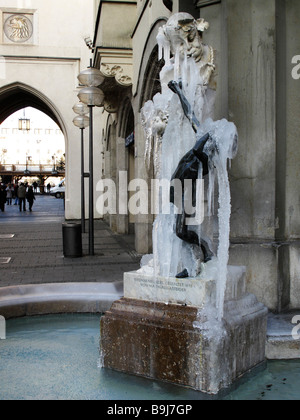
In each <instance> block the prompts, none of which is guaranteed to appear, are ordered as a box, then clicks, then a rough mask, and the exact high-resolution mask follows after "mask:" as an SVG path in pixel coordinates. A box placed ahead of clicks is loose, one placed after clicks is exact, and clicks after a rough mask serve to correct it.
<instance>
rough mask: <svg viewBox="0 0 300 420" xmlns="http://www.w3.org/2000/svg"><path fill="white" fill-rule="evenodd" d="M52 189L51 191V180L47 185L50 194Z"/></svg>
mask: <svg viewBox="0 0 300 420" xmlns="http://www.w3.org/2000/svg"><path fill="white" fill-rule="evenodd" d="M50 191H51V184H50V182H49V184H48V185H47V193H48V194H50Z"/></svg>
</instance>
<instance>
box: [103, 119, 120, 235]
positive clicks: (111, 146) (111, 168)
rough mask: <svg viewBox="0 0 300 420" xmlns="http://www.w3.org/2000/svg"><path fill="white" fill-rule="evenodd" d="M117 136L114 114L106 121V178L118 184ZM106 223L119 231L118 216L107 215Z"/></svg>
mask: <svg viewBox="0 0 300 420" xmlns="http://www.w3.org/2000/svg"><path fill="white" fill-rule="evenodd" d="M116 136H117V128H116V123H115V121H114V118H113V117H112V114H110V115H109V116H108V118H107V121H106V129H105V138H104V144H105V148H104V167H105V169H104V177H105V178H107V179H111V180H112V181H114V183H115V184H116V182H117V166H116ZM104 219H105V221H106V222H107V223H108V224H109V225H110V228H111V229H112V230H113V231H116V230H117V216H116V215H108V214H107V215H105V216H104Z"/></svg>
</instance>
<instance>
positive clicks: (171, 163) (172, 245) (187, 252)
mask: <svg viewBox="0 0 300 420" xmlns="http://www.w3.org/2000/svg"><path fill="white" fill-rule="evenodd" d="M208 26H209V25H208V23H207V22H205V21H204V19H199V20H197V21H196V20H194V18H193V17H192V16H190V15H188V14H186V13H179V14H177V15H174V16H173V17H172V18H171V19H170V20H169V21H168V23H167V24H166V25H165V26H164V27H163V28H161V30H160V32H159V35H158V37H157V41H158V44H159V54H160V58H161V57H163V58H164V60H165V66H164V68H163V69H162V72H161V75H160V78H161V86H162V93H161V94H157V95H156V96H155V97H154V99H153V101H149V102H148V103H146V104H145V106H144V108H143V110H142V120H143V125H144V128H145V133H146V138H147V140H146V156H145V158H146V163H147V164H148V165H149V163H150V159H151V158H152V159H153V162H154V166H155V175H156V177H157V178H159V179H160V180H171V177H172V175H173V173H174V171H175V169H176V167H177V165H178V163H179V162H180V160H181V159H182V157H183V156H184V155H185V154H186V153H187V152H188V151H189V150H191V149H192V148H193V147H194V145H195V143H196V139H197V138H199V135H201V134H202V135H205V134H206V133H209V134H210V139H209V141H208V142H207V143H206V146H205V149H204V152H205V153H206V154H207V155H208V158H209V175H208V186H207V206H206V207H207V218H208V217H210V216H212V215H213V214H214V207H215V205H216V204H217V203H215V202H214V195H215V185H216V182H217V184H218V197H219V198H218V206H219V209H218V222H219V223H218V225H219V232H218V246H217V248H218V251H217V258H216V259H214V264H215V266H216V270H215V271H214V272H217V278H216V282H217V302H216V308H217V310H218V314H217V315H218V318H219V319H222V318H223V310H224V296H225V290H226V281H227V266H228V255H229V251H228V250H229V231H230V214H231V203H230V187H229V180H228V171H227V165H228V160H230V159H233V158H234V157H235V154H236V152H237V130H236V127H235V125H234V124H233V123H230V122H228V121H227V120H221V121H213V119H212V115H213V107H214V97H215V92H214V90H213V89H212V88H211V86H210V84H211V80H212V75H213V72H214V69H215V67H214V54H213V50H212V48H211V47H209V46H207V45H205V44H203V42H202V33H203V31H204V30H205V29H207V28H208ZM171 80H175V81H179V80H180V81H181V82H182V86H183V91H184V93H185V96H186V98H187V99H188V101H189V103H190V104H191V106H192V110H193V112H194V114H195V116H196V118H197V119H198V121H199V122H200V124H201V125H200V129H199V130H198V132H197V137H196V134H195V131H194V130H193V128H192V125H191V122H190V121H189V120H188V119H187V118H186V116H185V115H184V112H183V108H182V105H181V103H180V101H179V98H178V97H177V95H175V94H174V93H173V92H172V91H171V90H170V89H169V87H168V83H169V82H170V81H171ZM201 177H202V174H201V171H200V173H199V178H201ZM156 199H158V198H156ZM175 214H176V208H175V207H174V205H173V204H170V214H168V215H166V214H159V215H158V216H157V218H156V221H155V223H154V227H153V252H154V254H153V261H152V262H151V264H150V265H149V264H147V263H145V261H147V260H144V263H143V264H142V269H141V271H145V272H147V273H149V271H151V270H152V272H153V273H154V275H155V276H157V275H160V276H163V277H174V276H176V274H177V273H179V272H180V271H182V270H183V269H185V268H186V269H187V270H188V272H189V274H190V276H193V277H195V276H197V275H199V274H200V255H199V250H197V249H196V248H199V247H195V246H191V245H189V244H187V243H185V242H183V241H182V240H180V239H179V238H178V237H177V236H176V233H175V223H176V216H175ZM206 224H207V221H206V222H204V224H203V225H201V226H195V227H194V229H196V230H197V233H198V234H200V235H202V234H204V232H205V225H206ZM197 252H198V254H197Z"/></svg>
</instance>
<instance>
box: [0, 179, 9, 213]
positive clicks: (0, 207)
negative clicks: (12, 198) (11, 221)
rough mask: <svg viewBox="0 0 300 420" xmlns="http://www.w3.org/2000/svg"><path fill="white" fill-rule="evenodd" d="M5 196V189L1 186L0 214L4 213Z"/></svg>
mask: <svg viewBox="0 0 300 420" xmlns="http://www.w3.org/2000/svg"><path fill="white" fill-rule="evenodd" d="M6 196H7V193H6V187H5V185H1V188H0V210H1V211H2V212H4V211H5V203H6Z"/></svg>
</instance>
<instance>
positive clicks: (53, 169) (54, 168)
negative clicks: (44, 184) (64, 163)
mask: <svg viewBox="0 0 300 420" xmlns="http://www.w3.org/2000/svg"><path fill="white" fill-rule="evenodd" d="M52 161H53V168H52V175H58V172H57V169H56V155H54V156H52Z"/></svg>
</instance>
